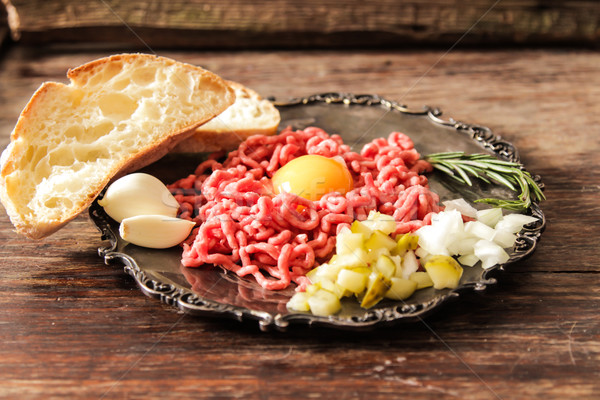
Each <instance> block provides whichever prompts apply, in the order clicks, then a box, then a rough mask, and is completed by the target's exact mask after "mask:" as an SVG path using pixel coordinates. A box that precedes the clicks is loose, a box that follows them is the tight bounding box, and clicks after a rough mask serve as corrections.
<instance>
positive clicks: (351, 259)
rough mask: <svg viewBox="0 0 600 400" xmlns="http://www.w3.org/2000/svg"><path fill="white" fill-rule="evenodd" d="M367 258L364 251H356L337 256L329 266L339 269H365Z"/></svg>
mask: <svg viewBox="0 0 600 400" xmlns="http://www.w3.org/2000/svg"><path fill="white" fill-rule="evenodd" d="M368 258H369V257H368V256H367V252H366V251H364V250H363V249H356V250H355V251H354V252H352V253H348V254H341V255H338V257H336V259H335V262H334V263H332V264H331V265H335V266H336V267H339V268H340V269H344V268H358V267H366V266H367V260H368Z"/></svg>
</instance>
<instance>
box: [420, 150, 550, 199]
mask: <svg viewBox="0 0 600 400" xmlns="http://www.w3.org/2000/svg"><path fill="white" fill-rule="evenodd" d="M425 160H426V161H428V162H429V163H430V164H431V165H432V166H433V167H434V168H435V169H437V170H439V171H441V172H443V173H445V174H446V175H449V176H450V177H452V178H453V179H455V180H457V181H459V182H461V183H463V184H465V185H468V186H473V182H472V181H471V177H473V178H477V179H480V180H482V181H484V182H486V183H491V182H492V181H494V182H496V183H499V184H502V185H504V186H506V187H508V188H509V189H511V190H512V191H514V192H519V196H518V200H503V199H493V198H485V199H478V200H476V202H481V203H487V204H490V205H492V206H494V207H500V208H505V209H507V210H513V211H525V210H527V209H528V208H529V207H530V206H531V204H532V203H533V202H534V201H541V200H544V199H545V196H544V193H543V192H542V190H541V189H540V187H539V186H538V185H537V183H536V182H535V181H534V180H533V178H532V177H531V174H530V173H529V172H527V171H525V170H524V169H523V166H522V165H521V164H519V163H516V162H512V161H505V160H499V159H497V158H494V157H493V156H491V155H489V154H465V153H464V152H460V151H453V152H445V153H434V154H429V155H427V156H426V157H425Z"/></svg>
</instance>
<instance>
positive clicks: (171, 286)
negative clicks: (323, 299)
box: [90, 93, 545, 330]
mask: <svg viewBox="0 0 600 400" xmlns="http://www.w3.org/2000/svg"><path fill="white" fill-rule="evenodd" d="M275 104H276V106H277V107H278V108H279V110H280V112H281V117H282V121H281V124H280V125H281V127H286V126H293V127H295V128H304V127H306V126H318V127H320V128H323V129H324V130H325V131H327V132H328V133H329V134H334V133H337V134H340V135H341V136H342V137H343V138H344V141H345V143H347V144H349V145H351V146H352V148H353V150H354V151H360V148H361V147H362V146H363V145H364V144H365V143H368V142H370V141H371V140H372V139H373V138H376V137H380V136H387V135H388V134H389V133H390V132H393V131H400V132H403V133H405V134H407V135H408V136H410V137H411V139H412V140H413V141H414V143H415V147H416V149H417V151H419V153H421V155H426V154H430V153H435V152H441V151H464V152H466V153H482V152H487V153H490V154H495V155H496V156H497V157H499V158H502V159H506V160H510V161H517V162H518V161H519V156H518V153H517V150H516V149H515V148H514V146H513V145H512V144H510V143H508V142H505V141H502V140H501V139H500V138H499V137H497V136H495V135H494V134H493V133H492V132H491V131H490V130H489V129H488V128H485V127H482V126H475V125H471V124H466V123H462V122H457V121H454V120H451V119H450V120H445V119H442V117H441V112H440V111H439V110H436V109H431V108H428V107H425V108H424V109H422V110H417V111H414V110H410V109H408V108H406V107H405V106H402V105H400V104H398V103H395V102H393V101H388V100H385V99H382V98H380V97H378V96H374V95H361V96H356V95H350V94H340V93H327V94H319V95H314V96H310V97H304V98H298V99H293V100H290V101H286V102H275ZM204 157H206V155H205V154H188V155H174V154H171V155H168V156H166V157H165V158H163V159H162V160H161V161H159V162H158V163H155V164H153V165H152V166H150V167H148V168H147V169H146V171H147V172H149V173H153V174H154V175H156V176H158V177H159V178H161V179H162V180H163V181H164V182H172V181H174V180H176V179H178V178H181V177H184V176H187V175H188V174H190V173H192V172H193V171H194V169H195V167H196V165H197V164H199V163H200V162H201V161H202V160H203V159H204ZM534 179H535V180H536V182H537V183H538V185H539V186H540V187H543V185H542V183H541V180H540V178H539V177H534ZM429 183H430V187H431V188H432V190H433V191H435V192H436V193H438V194H439V195H440V199H441V200H442V201H443V200H448V199H454V198H458V197H463V198H465V199H466V200H467V201H471V202H472V201H473V200H475V199H477V198H481V197H497V198H514V194H513V193H512V192H510V190H508V189H506V188H504V187H501V186H495V185H487V184H480V185H477V184H475V186H473V187H466V186H461V185H460V184H457V183H454V182H450V181H449V179H448V178H446V177H444V176H442V175H437V174H435V173H432V174H430V176H429ZM528 213H529V214H531V215H533V216H534V217H536V218H537V222H535V223H532V224H530V225H528V226H527V227H526V228H524V229H523V230H522V231H521V232H520V233H519V235H518V239H517V242H516V244H515V246H514V248H513V249H512V250H511V251H509V254H510V259H509V261H508V262H507V263H506V264H504V265H497V266H495V267H492V268H490V269H488V270H483V269H482V268H481V267H479V265H476V266H475V267H465V270H464V273H463V276H462V278H461V282H460V286H459V287H458V288H457V289H454V290H449V289H445V290H434V289H433V288H428V289H423V290H420V291H418V292H416V293H415V294H414V295H413V296H412V297H411V298H410V299H408V300H406V301H390V300H385V301H382V302H380V303H379V304H378V305H377V306H375V307H374V308H372V309H370V310H364V309H362V308H360V307H359V305H358V303H357V302H356V301H353V299H346V300H348V301H343V308H342V310H341V312H340V313H339V314H336V315H334V316H330V317H317V316H313V315H311V314H308V313H297V312H290V311H288V310H287V309H286V302H287V300H288V299H289V298H290V297H291V295H292V294H293V293H294V289H293V288H288V289H286V290H283V291H275V292H274V291H268V290H265V289H263V288H262V287H260V286H259V285H258V284H257V283H256V282H255V281H254V280H253V279H246V278H239V277H238V276H236V275H235V274H232V273H227V272H226V271H225V270H223V269H221V268H209V267H207V268H203V267H200V268H186V267H183V266H181V264H180V258H181V249H180V248H172V249H168V250H152V249H146V248H142V247H138V246H135V245H132V244H129V243H127V242H125V241H123V240H122V239H121V238H120V237H119V235H118V225H117V224H116V223H115V221H113V220H112V219H110V218H109V217H108V216H107V215H106V214H105V213H104V210H103V209H102V207H100V206H99V205H98V204H97V202H94V204H93V205H92V206H91V207H90V216H91V218H92V220H93V221H94V223H95V224H96V226H97V227H98V228H99V230H100V231H101V233H102V238H103V239H105V240H108V242H109V245H108V246H107V247H102V248H100V249H99V254H100V256H101V257H103V258H104V259H105V260H106V262H107V263H108V262H113V261H117V262H120V263H123V264H124V265H125V272H126V273H128V274H129V275H131V276H132V277H133V278H134V279H135V281H136V282H137V284H138V286H139V287H140V289H141V290H142V292H144V293H145V294H146V295H148V296H151V297H154V298H158V299H160V300H161V301H163V302H165V303H167V304H169V305H172V306H174V307H177V308H179V309H181V310H183V311H184V312H188V313H191V314H196V315H210V316H218V317H233V318H235V319H237V320H240V321H241V320H246V319H255V320H257V321H258V322H259V324H260V327H261V329H263V330H268V329H272V328H274V329H278V330H285V329H289V327H290V326H293V325H294V324H304V325H322V326H327V327H331V328H340V329H366V328H374V327H379V326H382V325H388V324H391V323H400V322H413V321H416V320H419V319H421V318H423V317H424V316H425V315H426V314H428V313H430V312H432V311H434V310H436V309H437V308H438V307H439V306H440V305H441V304H442V303H444V302H446V301H448V300H450V299H456V298H458V297H459V294H460V293H461V292H464V291H468V290H477V291H482V290H484V289H485V288H486V287H487V286H488V285H490V284H494V283H495V282H496V280H495V278H493V277H492V274H493V273H494V272H495V271H498V270H501V269H503V268H504V266H505V265H507V264H510V263H513V262H515V261H518V260H522V259H524V258H525V257H527V256H529V255H530V254H531V253H532V252H533V251H534V250H535V247H536V245H537V242H538V240H539V238H540V235H541V233H542V231H543V230H544V226H545V218H544V214H543V213H542V211H541V209H540V208H539V206H538V204H536V203H534V204H533V205H532V207H531V208H530V210H528Z"/></svg>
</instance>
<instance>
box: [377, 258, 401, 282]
mask: <svg viewBox="0 0 600 400" xmlns="http://www.w3.org/2000/svg"><path fill="white" fill-rule="evenodd" d="M373 270H375V271H377V272H379V273H381V274H382V275H383V276H384V277H386V278H387V279H389V278H391V277H392V276H394V274H395V273H396V263H394V261H393V260H392V259H391V258H390V257H389V256H387V255H381V256H379V258H377V261H376V262H375V264H374V265H373Z"/></svg>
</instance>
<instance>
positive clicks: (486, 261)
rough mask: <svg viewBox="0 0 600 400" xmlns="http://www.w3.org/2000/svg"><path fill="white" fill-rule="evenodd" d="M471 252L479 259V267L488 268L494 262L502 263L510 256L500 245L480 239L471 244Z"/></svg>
mask: <svg viewBox="0 0 600 400" xmlns="http://www.w3.org/2000/svg"><path fill="white" fill-rule="evenodd" d="M473 254H475V256H476V257H477V258H479V259H480V260H481V267H482V268H483V269H488V268H491V267H493V266H494V265H496V264H502V263H505V262H507V261H508V259H509V258H510V257H509V255H508V253H507V252H506V251H504V249H503V248H502V247H500V246H499V245H497V244H496V243H494V242H490V241H489V240H480V241H478V242H477V243H475V246H473Z"/></svg>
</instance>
